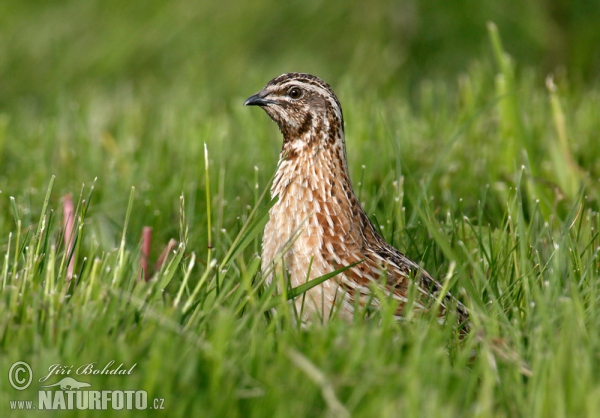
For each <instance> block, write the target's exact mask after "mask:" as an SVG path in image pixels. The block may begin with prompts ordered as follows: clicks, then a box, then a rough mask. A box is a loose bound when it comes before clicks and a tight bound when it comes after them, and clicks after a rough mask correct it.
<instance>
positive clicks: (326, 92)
mask: <svg viewBox="0 0 600 418" xmlns="http://www.w3.org/2000/svg"><path fill="white" fill-rule="evenodd" d="M244 106H260V107H261V108H262V109H263V110H264V111H265V112H267V114H268V115H269V116H270V117H271V119H273V121H275V123H277V125H278V126H279V130H280V131H281V133H282V134H283V138H284V144H285V143H286V142H297V141H301V143H304V144H306V145H308V144H311V143H315V142H320V141H332V142H335V141H338V140H340V139H341V141H343V132H344V122H343V115H342V107H341V106H340V102H339V101H338V99H337V97H336V96H335V93H334V92H333V90H331V87H330V86H329V84H327V83H325V82H324V81H323V80H321V79H320V78H318V77H315V76H314V75H310V74H304V73H287V74H282V75H280V76H279V77H276V78H274V79H273V80H271V81H269V82H268V83H267V85H266V86H265V87H264V88H263V89H262V90H261V91H259V92H258V93H256V94H254V95H252V96H250V97H249V98H248V99H247V100H246V102H245V103H244Z"/></svg>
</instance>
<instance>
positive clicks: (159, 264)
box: [154, 238, 177, 271]
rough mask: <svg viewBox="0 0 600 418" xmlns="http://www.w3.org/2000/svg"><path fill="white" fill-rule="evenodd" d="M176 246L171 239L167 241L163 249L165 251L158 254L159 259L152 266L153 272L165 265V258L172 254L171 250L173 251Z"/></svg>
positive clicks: (175, 242)
mask: <svg viewBox="0 0 600 418" xmlns="http://www.w3.org/2000/svg"><path fill="white" fill-rule="evenodd" d="M176 246H177V241H176V240H174V239H173V238H171V239H170V240H169V243H168V244H167V246H166V247H165V249H164V250H163V251H162V253H160V257H158V261H157V262H156V264H155V265H154V270H156V271H158V270H160V268H161V267H162V265H163V264H164V263H165V261H166V259H167V257H168V256H169V254H171V253H172V252H173V250H174V249H175V247H176Z"/></svg>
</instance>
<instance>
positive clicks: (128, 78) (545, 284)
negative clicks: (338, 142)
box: [0, 0, 600, 417]
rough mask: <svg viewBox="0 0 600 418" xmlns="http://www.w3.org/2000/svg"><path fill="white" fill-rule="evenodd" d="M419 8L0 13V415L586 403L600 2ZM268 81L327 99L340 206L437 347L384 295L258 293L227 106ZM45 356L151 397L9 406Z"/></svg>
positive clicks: (244, 138)
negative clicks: (334, 117)
mask: <svg viewBox="0 0 600 418" xmlns="http://www.w3.org/2000/svg"><path fill="white" fill-rule="evenodd" d="M434 3H435V4H437V7H438V9H439V10H437V11H435V10H433V11H432V10H430V9H428V8H427V7H425V3H424V2H416V3H402V6H400V5H399V4H395V3H391V2H388V1H377V2H373V5H372V7H370V8H369V9H368V10H366V9H364V8H361V7H360V4H359V3H358V2H356V3H352V2H341V1H338V2H330V3H328V4H317V3H315V4H314V5H312V6H309V5H302V4H300V3H299V2H290V3H289V4H288V5H286V6H281V7H280V8H273V7H272V5H270V4H269V2H266V1H256V2H253V3H252V6H250V5H244V6H242V5H237V4H236V3H235V2H231V1H225V2H220V3H219V4H217V3H214V4H213V3H209V2H199V3H197V4H195V3H194V4H192V2H189V1H185V0H181V1H176V2H170V3H167V2H162V1H150V2H135V1H134V2H130V3H128V4H127V5H126V6H124V5H122V4H121V2H115V1H113V2H111V1H89V2H82V1H76V0H71V1H64V2H54V3H48V4H45V5H39V4H37V3H35V2H27V1H16V0H7V1H6V2H3V4H2V5H1V6H0V28H1V29H0V51H2V52H0V80H1V82H0V289H1V292H0V315H1V316H0V364H1V367H0V373H1V375H2V376H1V378H0V415H1V416H3V417H4V416H10V417H13V416H35V415H39V416H43V415H44V414H52V416H73V415H77V416H98V415H103V414H104V415H107V416H109V415H110V416H113V415H115V416H119V415H128V414H132V413H135V414H136V416H144V415H148V416H155V415H160V416H169V417H177V416H194V417H196V416H197V417H304V416H328V417H329V416H333V417H349V416H356V417H399V416H412V417H438V416H440V417H442V416H443V417H446V416H456V417H458V416H460V417H465V416H467V417H471V416H472V417H549V416H552V417H582V416H590V417H593V416H600V361H599V356H600V334H599V333H598V330H599V329H600V315H599V313H600V286H599V284H600V281H599V272H600V260H599V259H598V253H599V252H600V237H599V235H598V231H600V216H599V210H600V199H599V189H600V141H599V136H598V135H599V134H598V133H599V132H600V117H598V115H599V114H600V113H599V109H600V85H599V84H598V79H597V72H595V71H596V70H597V69H598V65H599V63H598V60H597V57H598V56H600V54H596V53H597V52H598V46H597V45H599V43H598V42H596V43H594V42H595V40H597V36H598V34H597V33H596V32H597V31H594V30H591V29H590V28H593V27H594V23H593V22H595V21H596V22H597V20H595V19H597V17H598V15H599V14H600V12H599V11H598V10H596V9H594V8H590V9H589V10H588V9H586V8H585V7H583V6H581V4H580V2H575V3H574V5H573V6H571V7H572V10H570V11H571V16H574V17H573V19H574V20H573V21H572V22H567V23H570V24H571V23H572V26H569V25H567V24H566V23H565V22H562V21H559V22H558V23H556V22H554V23H556V25H554V23H553V21H551V19H550V17H549V16H550V15H551V13H549V12H540V10H541V9H540V10H536V9H535V7H533V6H527V5H523V4H522V2H506V5H505V8H502V7H501V6H498V5H495V4H496V3H495V2H491V1H489V2H488V1H483V2H480V3H478V4H479V5H478V6H473V5H472V7H471V6H470V7H467V6H464V7H465V8H464V9H460V8H459V6H456V8H452V7H450V6H447V5H446V2H434ZM249 4H250V3H249ZM577 5H579V6H580V7H579V6H577ZM565 7H566V6H565ZM511 8H513V9H511ZM508 10H510V11H511V13H513V12H514V13H517V12H518V13H517V14H518V15H519V17H518V18H514V19H513V18H509V17H508V16H509V14H508V12H507V11H508ZM467 11H468V13H467ZM511 16H512V15H511ZM490 19H493V20H495V21H496V22H497V23H498V28H499V29H497V28H496V26H495V25H493V24H487V25H486V21H487V20H490ZM577 19H579V20H577ZM381 22H386V23H385V24H382V23H381ZM414 22H421V26H420V27H414V24H415V23H414ZM423 22H431V25H429V24H427V25H424V24H423ZM436 22H437V24H436ZM569 28H570V29H569ZM274 34H277V35H274ZM567 35H569V36H567ZM446 37H447V39H446ZM501 38H502V40H503V41H504V44H503V43H502V40H501ZM563 38H564V39H568V40H569V41H570V42H572V44H570V45H568V47H567V46H566V45H564V44H561V43H560V42H555V41H556V40H557V39H558V40H561V39H563ZM474 39H475V40H477V41H474ZM565 42H566V41H565ZM291 70H296V71H309V72H313V73H315V74H316V75H319V76H321V77H323V78H324V79H326V80H327V81H328V82H330V84H331V85H332V87H333V88H334V90H335V91H336V93H337V94H338V97H339V99H340V101H341V103H342V107H343V109H344V116H345V120H346V142H347V149H348V158H349V167H350V173H351V176H352V180H353V184H354V187H355V189H356V191H357V193H358V194H359V196H360V200H361V201H362V202H363V205H364V207H365V209H366V211H367V213H368V214H369V216H370V217H371V219H372V220H373V221H374V222H375V223H376V224H377V225H378V226H379V228H380V230H381V232H382V234H383V235H384V236H385V238H386V239H387V240H388V241H389V242H391V243H392V244H394V245H395V246H396V247H397V248H399V249H400V250H401V251H403V252H405V253H406V254H408V255H409V256H410V257H411V258H413V259H416V260H419V261H420V263H421V264H422V265H423V266H424V267H425V268H426V269H427V270H428V271H429V272H430V273H431V274H432V275H434V277H437V278H439V280H440V281H444V280H449V281H450V289H451V291H452V293H453V294H455V295H457V296H458V297H459V298H460V299H461V300H462V301H463V302H464V303H465V304H466V305H467V307H468V308H469V310H470V312H471V317H472V329H473V331H472V332H471V333H470V335H469V336H468V337H467V338H465V339H464V340H463V341H460V340H459V339H458V337H457V335H456V331H455V330H454V329H453V327H452V326H451V324H442V325H440V324H438V323H437V321H436V317H435V315H434V314H431V315H429V316H425V317H422V318H414V319H413V320H410V321H405V322H402V323H396V322H395V321H393V320H392V315H391V311H392V310H393V309H394V306H391V305H390V306H388V304H384V306H383V308H382V310H381V311H379V312H377V313H375V314H373V315H371V316H369V317H368V318H367V317H366V315H357V317H356V318H355V321H354V322H353V323H346V322H342V321H333V322H331V323H329V324H327V325H319V324H313V326H311V327H309V328H307V329H301V328H299V327H298V326H297V325H295V321H294V319H293V317H292V314H291V312H290V311H289V309H287V302H286V301H285V300H284V297H283V296H282V295H281V294H278V293H277V291H276V290H275V289H273V288H267V287H266V286H265V285H264V283H263V281H262V278H261V275H260V271H259V270H260V259H259V254H260V240H261V234H262V226H263V225H264V223H265V222H266V219H267V218H266V214H265V208H266V207H267V205H268V200H269V199H268V197H265V193H264V192H265V191H267V190H268V187H269V181H270V179H271V176H272V174H273V172H274V170H275V165H276V162H277V157H278V152H279V149H280V135H279V132H278V131H277V128H276V126H275V125H274V124H273V123H272V122H271V121H270V120H269V119H268V117H267V116H266V115H264V114H263V113H262V112H260V111H258V110H257V109H254V108H244V107H243V106H242V103H243V101H244V99H246V98H247V97H248V96H250V95H251V94H253V93H255V92H256V91H258V90H259V89H260V88H262V86H263V85H264V84H265V83H266V82H267V81H268V80H269V79H270V78H272V77H274V76H276V75H279V74H280V73H283V72H285V71H291ZM548 74H551V76H548ZM595 74H596V75H595ZM594 77H595V78H594ZM68 195H71V196H72V200H73V203H74V205H75V214H76V216H75V222H74V227H73V232H72V233H71V234H70V236H71V237H72V238H73V241H74V246H73V247H72V249H70V248H69V246H68V245H67V244H66V241H68V240H66V239H65V235H67V236H68V235H69V234H68V233H66V232H65V228H64V223H63V216H64V211H65V208H66V207H67V204H66V203H65V202H68V197H66V196H68ZM146 226H147V227H151V228H152V248H151V251H150V254H149V259H150V266H152V265H154V263H155V262H156V260H157V259H158V258H159V255H160V254H161V252H162V251H163V249H164V248H165V247H166V246H167V243H168V242H169V240H171V239H175V240H176V241H177V242H178V244H177V245H176V246H175V247H174V248H173V251H171V252H170V254H169V257H168V258H167V260H166V262H164V263H163V264H162V266H161V267H160V268H158V269H157V270H156V271H151V273H152V279H151V280H150V281H149V282H147V283H146V282H144V281H139V280H138V277H139V275H140V259H141V257H142V256H141V253H142V251H141V237H142V230H143V228H144V227H146ZM209 243H210V244H211V245H209ZM209 247H210V248H209ZM71 259H72V260H73V261H72V264H70V263H71V262H70V260H71ZM69 266H71V267H69ZM71 269H72V272H73V273H72V274H73V278H72V280H71V281H67V280H66V277H67V276H68V275H69V274H70V273H69V271H71ZM270 308H274V309H275V311H276V312H277V315H276V316H273V315H266V312H268V311H269V309H270ZM408 315H409V316H410V312H409V313H408ZM17 361H24V362H26V363H28V364H29V365H30V367H31V370H32V375H33V376H32V377H33V381H32V384H31V386H29V387H28V388H27V389H25V390H23V391H18V390H16V389H14V388H13V387H12V386H11V383H10V382H9V379H8V377H9V374H10V370H11V366H12V365H13V364H14V363H15V362H17ZM111 361H112V362H114V363H112V365H111V366H110V367H109V369H115V368H116V367H117V366H118V365H119V364H123V366H122V369H125V370H130V369H131V368H132V367H133V369H131V373H130V374H128V375H107V374H97V375H86V374H81V375H80V374H76V371H77V369H78V368H79V367H80V366H85V365H86V364H90V363H94V366H93V367H94V368H96V369H99V370H101V369H102V368H104V366H105V365H107V364H109V363H110V362H111ZM57 364H59V365H62V366H64V367H63V368H60V369H59V370H71V374H69V375H68V376H69V377H74V378H75V379H77V380H79V381H83V382H87V383H90V384H91V388H90V389H92V390H98V391H103V390H106V391H117V390H121V391H140V390H141V391H146V392H147V394H148V395H147V396H148V406H149V407H154V406H159V405H158V404H157V405H154V403H153V400H154V399H162V400H164V402H163V403H162V406H163V407H164V409H162V410H156V409H146V410H144V411H137V410H135V411H112V410H108V411H104V412H102V411H90V410H73V411H52V412H50V411H34V412H32V411H24V410H20V411H19V410H12V409H11V403H10V401H18V400H23V401H28V400H33V401H34V403H33V405H34V406H39V404H38V396H39V395H38V393H39V391H44V390H52V391H55V389H56V388H48V389H45V388H42V387H41V386H43V385H47V384H52V383H55V382H57V381H58V380H59V379H60V378H62V377H65V376H66V375H60V376H52V377H50V378H49V379H48V380H47V381H44V382H40V380H39V379H40V378H43V377H44V376H45V375H47V374H48V373H49V368H50V367H51V366H52V365H57ZM12 370H13V372H14V371H15V369H12ZM12 376H13V378H18V377H23V376H26V373H25V374H21V375H19V376H16V375H14V374H13V375H12ZM82 390H85V389H82ZM53 393H54V392H53ZM160 402H161V401H159V403H160ZM14 405H17V404H14ZM23 405H24V404H23ZM17 407H18V406H17Z"/></svg>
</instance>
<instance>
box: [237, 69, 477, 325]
mask: <svg viewBox="0 0 600 418" xmlns="http://www.w3.org/2000/svg"><path fill="white" fill-rule="evenodd" d="M244 105H245V106H259V107H260V108H262V109H263V110H264V111H265V112H266V113H267V115H269V117H270V118H271V119H272V120H273V121H274V122H275V123H276V124H277V126H278V127H279V130H280V131H281V134H282V135H283V146H282V149H281V153H280V156H279V162H278V164H277V170H276V173H275V176H274V178H273V183H272V186H271V197H272V198H277V200H276V202H275V204H274V205H273V206H272V207H271V208H270V209H269V220H268V221H267V223H266V225H265V228H264V234H263V241H262V255H261V269H262V272H263V274H264V275H266V283H267V284H270V283H271V282H272V281H273V280H274V279H275V278H276V277H284V280H286V283H287V284H288V285H289V286H291V287H297V286H300V285H302V284H304V283H306V282H307V281H309V280H311V279H315V278H318V277H321V276H323V275H326V274H328V273H331V272H334V271H336V270H338V269H341V268H343V267H346V270H344V271H342V272H340V273H339V274H337V275H335V276H333V277H331V278H329V279H327V280H326V281H324V282H323V283H321V284H319V285H317V286H315V287H313V288H311V289H309V290H308V291H307V292H306V294H305V295H304V296H302V297H300V296H298V297H296V302H295V304H296V309H297V312H300V314H301V320H302V321H304V322H307V323H308V322H310V321H312V320H313V318H315V317H316V318H317V319H318V320H320V321H322V322H327V321H328V320H330V319H331V318H333V317H342V318H345V319H348V320H351V319H352V318H353V317H354V315H355V311H356V309H357V307H361V308H365V309H366V308H375V309H376V308H377V306H379V305H381V302H380V299H379V298H380V297H381V295H385V297H388V298H391V299H393V300H395V301H396V302H397V304H398V305H397V306H398V308H397V309H396V310H395V312H394V317H395V318H396V319H398V320H401V319H403V318H405V312H404V310H405V309H404V308H405V306H406V305H407V303H409V300H412V301H413V302H412V308H413V311H417V312H426V311H428V310H429V309H431V307H432V306H434V303H435V301H436V300H438V306H439V310H438V313H437V315H438V320H440V321H443V320H445V318H446V316H447V311H448V310H449V308H450V307H452V308H453V310H454V311H455V317H456V320H457V321H458V324H457V325H458V326H459V329H460V330H461V333H464V332H467V331H466V330H467V329H468V311H467V309H466V307H465V306H464V305H463V304H462V303H460V302H458V301H457V300H456V299H455V298H453V297H452V295H451V294H449V293H447V292H446V293H445V294H443V295H441V292H442V291H443V290H442V289H443V287H442V285H441V284H440V283H439V282H437V281H436V280H434V279H433V278H432V276H431V275H430V274H429V273H427V271H425V270H424V269H423V268H421V267H420V266H419V265H418V264H417V263H416V262H414V261H413V260H411V259H409V258H408V257H407V256H405V255H404V254H403V253H401V252H400V251H398V250H397V249H396V248H394V247H393V246H392V245H390V244H389V243H388V242H386V240H385V239H384V238H383V237H382V236H381V235H380V234H379V232H378V231H377V229H376V228H375V227H374V225H373V224H372V223H371V221H370V220H369V218H368V216H367V214H366V212H365V210H364V209H363V207H362V206H361V204H360V202H359V200H358V198H357V196H356V193H355V192H354V189H353V187H352V183H351V180H350V175H349V171H348V163H347V160H346V143H345V135H344V117H343V114H342V107H341V105H340V102H339V100H338V98H337V96H336V95H335V93H334V92H333V90H332V88H331V86H330V85H329V84H327V83H326V82H324V81H323V80H321V79H320V78H318V77H316V76H314V75H310V74H306V73H286V74H282V75H280V76H278V77H276V78H274V79H272V80H271V81H269V82H268V83H267V84H266V86H265V87H264V88H263V89H262V90H260V91H259V92H258V93H256V94H254V95H252V96H250V97H249V98H248V99H247V100H246V101H245V103H244ZM348 266H351V267H349V268H348ZM281 274H283V276H278V275H281ZM373 286H375V287H376V288H377V289H379V290H378V291H376V290H374V288H373ZM413 286H414V289H411V287H413ZM411 291H412V293H410V292H411ZM411 294H412V295H414V296H413V297H412V299H411V297H410V295H411Z"/></svg>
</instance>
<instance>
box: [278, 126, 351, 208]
mask: <svg viewBox="0 0 600 418" xmlns="http://www.w3.org/2000/svg"><path fill="white" fill-rule="evenodd" d="M320 126H321V127H323V126H326V127H327V128H328V129H309V130H307V131H306V132H305V133H304V134H303V135H302V136H296V137H289V138H286V137H285V136H284V142H283V147H282V150H281V154H280V156H279V163H278V165H277V173H276V174H275V179H274V181H273V186H272V188H271V194H272V195H273V196H276V195H278V196H279V198H280V200H282V199H285V197H286V194H287V191H288V189H289V188H290V186H291V185H294V188H295V187H300V188H303V189H308V190H312V191H316V190H320V189H324V188H325V189H327V188H331V187H337V186H340V187H343V186H345V187H344V189H346V190H349V191H351V190H352V187H351V186H350V184H351V183H350V176H349V173H348V166H347V163H346V146H345V140H344V131H343V128H341V125H339V124H337V125H333V124H320Z"/></svg>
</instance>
